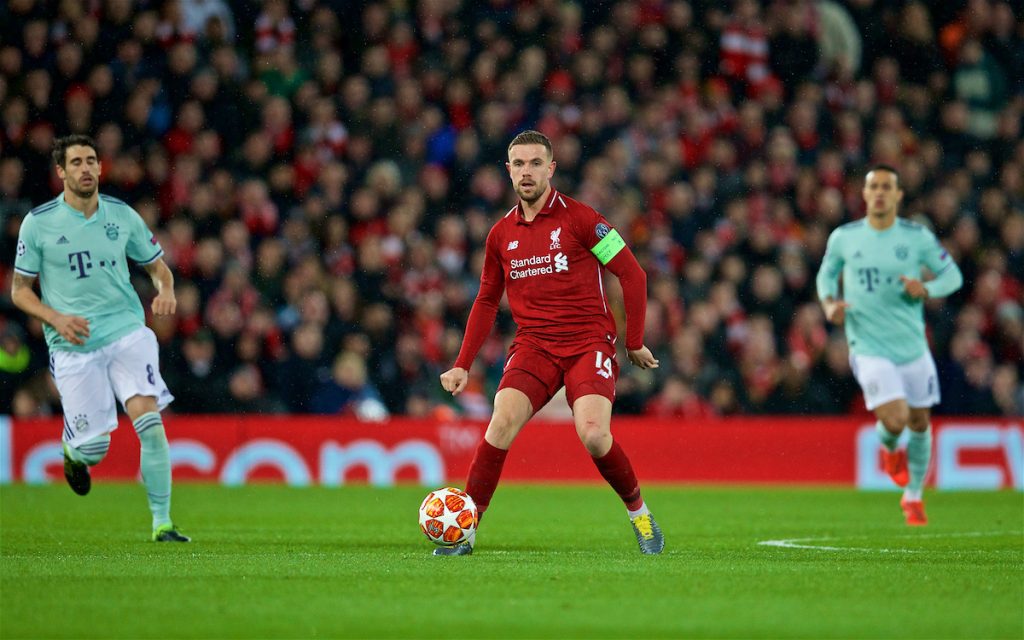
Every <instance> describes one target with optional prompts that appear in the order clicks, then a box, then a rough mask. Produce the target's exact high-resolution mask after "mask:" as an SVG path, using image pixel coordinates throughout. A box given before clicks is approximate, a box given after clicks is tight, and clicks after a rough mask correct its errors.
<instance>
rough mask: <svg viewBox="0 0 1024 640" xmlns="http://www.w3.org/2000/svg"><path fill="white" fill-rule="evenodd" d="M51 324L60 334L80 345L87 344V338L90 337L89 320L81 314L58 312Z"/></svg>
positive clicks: (72, 342)
mask: <svg viewBox="0 0 1024 640" xmlns="http://www.w3.org/2000/svg"><path fill="white" fill-rule="evenodd" d="M50 326H51V327H53V328H54V329H55V330H56V331H57V333H59V334H60V337H62V338H64V339H65V340H67V341H68V342H70V343H71V344H75V345H78V346H81V345H83V344H85V339H86V338H88V337H89V321H88V320H86V319H85V318H83V317H81V316H66V315H64V314H63V313H58V314H57V316H56V317H55V318H54V319H53V322H51V323H50Z"/></svg>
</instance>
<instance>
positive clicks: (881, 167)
mask: <svg viewBox="0 0 1024 640" xmlns="http://www.w3.org/2000/svg"><path fill="white" fill-rule="evenodd" d="M872 171H888V172H889V173H891V174H892V175H894V176H896V187H897V188H899V186H900V172H899V171H897V170H896V167H894V166H892V165H891V164H885V163H882V162H877V163H875V164H873V165H871V166H870V167H868V170H867V171H865V172H864V175H868V174H869V173H871V172H872Z"/></svg>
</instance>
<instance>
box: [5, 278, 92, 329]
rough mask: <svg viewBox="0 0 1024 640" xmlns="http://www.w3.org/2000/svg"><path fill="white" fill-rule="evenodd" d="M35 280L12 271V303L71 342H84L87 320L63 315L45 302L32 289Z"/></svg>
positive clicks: (87, 327) (87, 326)
mask: <svg viewBox="0 0 1024 640" xmlns="http://www.w3.org/2000/svg"><path fill="white" fill-rule="evenodd" d="M35 281H36V278H35V276H26V275H24V274H21V273H17V272H15V273H14V281H13V283H12V284H11V300H12V301H13V302H14V305H15V306H16V307H18V308H19V309H21V310H22V311H24V312H25V313H27V314H29V315H31V316H35V317H36V318H39V319H40V320H42V321H43V322H45V323H46V324H48V325H50V326H51V327H53V328H54V330H56V331H57V333H59V334H60V335H61V337H63V338H64V339H65V340H67V341H68V342H70V343H71V344H76V345H83V344H85V340H86V338H88V337H89V321H88V320H86V319H85V318H83V317H81V316H72V315H65V314H63V313H60V312H59V311H57V310H56V309H54V308H53V307H51V306H49V305H48V304H45V303H44V302H43V301H42V300H40V299H39V296H38V295H36V292H35V290H34V289H33V285H34V284H35Z"/></svg>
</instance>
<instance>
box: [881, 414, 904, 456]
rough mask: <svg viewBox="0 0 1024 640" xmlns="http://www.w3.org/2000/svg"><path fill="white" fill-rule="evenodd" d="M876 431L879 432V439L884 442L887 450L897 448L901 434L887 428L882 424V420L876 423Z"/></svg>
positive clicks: (883, 444)
mask: <svg viewBox="0 0 1024 640" xmlns="http://www.w3.org/2000/svg"><path fill="white" fill-rule="evenodd" d="M875 431H876V432H877V433H878V440H879V441H880V442H881V443H882V446H883V447H885V448H886V450H887V451H895V450H896V445H897V444H898V443H899V441H900V434H898V433H893V432H892V431H889V430H888V429H886V428H885V425H884V424H882V421H881V420H879V421H878V422H876V423H875Z"/></svg>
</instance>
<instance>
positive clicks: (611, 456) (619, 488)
mask: <svg viewBox="0 0 1024 640" xmlns="http://www.w3.org/2000/svg"><path fill="white" fill-rule="evenodd" d="M478 455H479V452H478ZM594 464H595V465H596V466H597V470H598V471H600V472H601V476H603V477H604V479H605V480H607V481H608V484H610V485H611V486H612V489H615V493H617V494H619V497H620V498H622V501H623V502H624V503H625V504H626V508H627V509H629V510H630V511H636V510H637V509H639V508H640V507H641V506H642V505H643V503H644V499H643V498H642V497H640V483H639V482H638V481H637V479H636V474H635V473H633V465H631V464H630V463H629V458H627V457H626V452H625V451H623V450H622V447H620V446H619V443H618V442H615V441H612V448H611V449H610V450H609V451H608V453H606V454H604V455H603V456H601V457H600V458H594Z"/></svg>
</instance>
